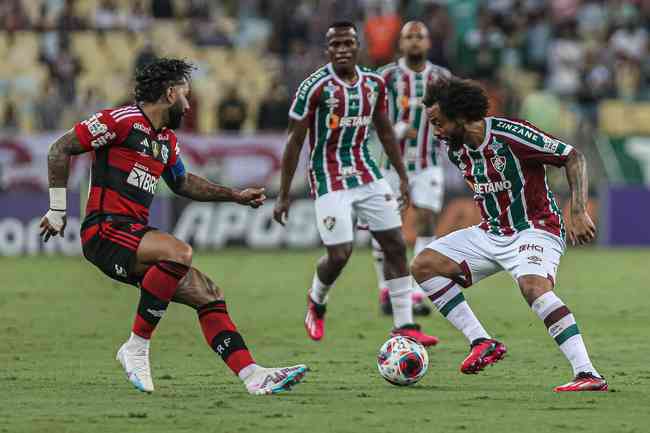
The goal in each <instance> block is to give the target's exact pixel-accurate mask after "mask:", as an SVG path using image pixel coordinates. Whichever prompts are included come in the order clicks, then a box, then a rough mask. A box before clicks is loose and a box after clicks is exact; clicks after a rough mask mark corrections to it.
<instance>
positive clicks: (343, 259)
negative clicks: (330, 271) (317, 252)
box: [327, 246, 352, 269]
mask: <svg viewBox="0 0 650 433" xmlns="http://www.w3.org/2000/svg"><path fill="white" fill-rule="evenodd" d="M327 254H328V259H329V262H330V263H331V264H332V265H333V266H334V267H336V268H339V269H340V268H343V267H344V266H345V265H346V263H347V262H348V260H349V259H350V255H351V254H352V247H347V246H344V247H337V248H333V249H331V250H330V251H328V253H327Z"/></svg>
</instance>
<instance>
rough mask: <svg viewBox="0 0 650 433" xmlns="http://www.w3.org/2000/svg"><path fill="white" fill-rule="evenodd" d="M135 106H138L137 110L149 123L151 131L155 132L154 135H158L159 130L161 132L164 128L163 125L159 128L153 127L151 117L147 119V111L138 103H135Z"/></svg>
mask: <svg viewBox="0 0 650 433" xmlns="http://www.w3.org/2000/svg"><path fill="white" fill-rule="evenodd" d="M135 106H136V107H138V110H139V111H140V114H142V117H144V118H145V120H146V121H147V122H148V123H149V126H150V127H151V130H152V131H153V132H155V134H154V135H158V134H160V133H161V132H163V131H164V130H165V127H164V126H161V127H160V128H159V129H156V128H154V126H153V122H152V121H151V119H149V116H147V113H145V112H144V110H143V109H142V107H140V104H138V103H136V104H135Z"/></svg>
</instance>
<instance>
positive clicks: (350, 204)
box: [274, 22, 438, 346]
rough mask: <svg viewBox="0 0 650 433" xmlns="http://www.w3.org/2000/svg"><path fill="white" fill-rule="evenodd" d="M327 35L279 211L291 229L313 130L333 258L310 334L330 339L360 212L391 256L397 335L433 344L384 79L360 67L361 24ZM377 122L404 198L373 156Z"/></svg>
mask: <svg viewBox="0 0 650 433" xmlns="http://www.w3.org/2000/svg"><path fill="white" fill-rule="evenodd" d="M325 37H326V43H327V45H326V52H327V55H328V57H329V60H330V63H328V64H326V65H325V66H323V67H321V68H319V69H318V70H317V71H316V72H314V73H313V74H311V75H310V76H309V77H308V78H307V79H306V80H305V81H303V82H302V84H301V85H300V87H299V88H298V91H297V92H296V96H295V98H294V100H293V103H292V105H291V109H290V112H289V117H290V122H289V140H288V142H287V146H286V149H285V152H284V158H283V162H282V182H281V187H280V194H279V196H278V200H277V202H276V205H275V210H274V217H275V219H276V220H277V221H278V222H279V223H280V224H285V223H286V222H287V218H288V216H289V189H290V186H291V181H292V179H293V176H294V174H295V171H296V165H297V163H298V157H299V155H300V150H301V148H302V146H303V142H304V141H305V137H306V136H307V132H309V144H310V161H309V181H310V184H311V188H312V193H313V195H314V197H315V207H316V222H317V226H318V231H319V233H320V236H321V239H322V240H323V243H324V244H325V247H326V249H327V254H326V255H325V256H324V257H322V258H321V259H320V260H319V262H318V265H317V269H316V272H315V274H314V278H313V281H312V285H311V287H310V289H309V294H308V296H307V315H306V317H305V328H306V330H307V334H308V336H309V337H310V338H311V339H313V340H320V339H321V338H323V334H324V330H325V328H324V323H325V322H324V320H325V307H326V303H327V297H328V296H327V295H328V292H329V290H330V288H331V287H332V285H333V284H334V282H335V281H336V279H337V277H338V276H339V275H340V273H341V271H342V270H343V267H344V266H345V264H346V263H347V261H348V258H349V257H350V254H351V253H352V245H353V242H352V241H353V236H354V224H355V223H354V217H355V215H356V216H358V217H360V218H363V219H364V221H366V222H367V224H368V226H369V229H370V231H371V233H372V235H373V237H374V238H375V239H376V240H377V242H378V243H379V244H380V245H381V247H382V249H383V250H384V252H385V256H386V259H385V266H384V277H385V279H386V287H388V289H389V294H390V298H391V302H392V305H393V323H394V329H393V331H392V335H403V336H409V337H412V338H415V339H416V340H418V341H419V342H420V343H422V344H423V345H425V346H430V345H433V344H436V343H437V342H438V339H437V338H436V337H433V336H429V335H426V334H424V333H423V332H422V331H420V329H419V327H418V325H416V324H415V323H413V312H412V304H411V302H412V301H411V290H412V289H411V284H410V277H409V273H408V266H407V264H406V247H405V244H404V238H403V237H402V232H401V225H402V221H401V218H400V212H399V211H400V206H399V204H398V203H399V202H400V201H401V203H402V206H407V205H408V199H409V187H408V178H407V175H406V170H405V168H404V163H403V162H402V159H401V156H400V152H399V149H398V147H397V140H396V138H395V133H394V132H393V127H392V125H391V123H390V121H389V119H388V114H387V112H386V109H387V107H386V85H385V83H384V79H383V78H382V77H381V76H380V75H378V74H376V73H374V72H372V71H371V70H369V69H366V68H363V67H360V66H357V56H358V51H359V40H358V36H357V29H356V27H355V26H354V24H352V23H349V22H338V23H334V24H332V25H331V26H330V27H329V29H328V31H327V34H326V35H325ZM371 123H372V124H374V126H375V128H376V129H377V135H378V137H379V139H380V141H381V142H382V144H383V146H384V150H385V152H386V155H388V158H389V159H390V161H391V163H392V164H393V166H394V167H395V172H396V173H397V175H398V177H399V190H398V191H395V192H396V193H397V194H398V195H399V198H397V197H396V196H395V194H394V193H393V191H392V190H391V188H390V186H389V185H388V183H387V182H386V180H385V179H383V178H382V174H381V172H380V170H379V167H378V165H377V163H376V162H375V161H374V160H373V158H372V157H371V156H370V152H369V151H368V132H369V127H370V125H371Z"/></svg>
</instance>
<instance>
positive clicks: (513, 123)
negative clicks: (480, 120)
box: [448, 117, 573, 238]
mask: <svg viewBox="0 0 650 433" xmlns="http://www.w3.org/2000/svg"><path fill="white" fill-rule="evenodd" d="M485 123H486V134H485V139H484V141H483V143H482V144H481V145H480V146H479V147H478V148H476V149H474V148H472V147H469V146H467V145H462V146H460V147H459V148H458V149H452V148H451V147H448V155H449V159H450V160H451V162H452V163H453V164H455V165H456V166H457V167H458V168H459V169H460V170H461V172H462V173H463V176H464V177H465V180H466V181H467V183H468V184H469V185H470V186H471V188H472V190H473V191H474V200H475V201H476V203H477V204H478V206H479V208H480V210H481V215H482V219H483V221H482V222H481V224H480V227H481V228H482V229H483V230H486V231H488V232H490V233H493V234H497V235H512V234H514V233H516V232H520V231H522V230H525V229H529V228H536V229H541V230H544V231H547V232H550V233H552V234H554V235H556V236H559V237H562V238H564V236H565V228H564V222H563V220H562V213H561V211H560V208H559V206H558V205H557V202H556V201H555V198H554V197H553V192H552V191H551V190H550V189H549V187H548V183H547V181H546V168H545V164H551V165H555V166H562V165H564V163H565V161H566V159H567V157H568V156H569V154H570V153H571V151H572V150H573V147H571V146H570V145H568V144H566V143H564V142H562V141H560V140H558V139H557V138H555V137H553V136H551V135H549V134H546V133H544V132H543V131H541V130H539V129H537V128H536V127H535V126H533V125H532V124H530V123H529V122H526V121H523V120H518V119H509V118H503V117H487V118H485Z"/></svg>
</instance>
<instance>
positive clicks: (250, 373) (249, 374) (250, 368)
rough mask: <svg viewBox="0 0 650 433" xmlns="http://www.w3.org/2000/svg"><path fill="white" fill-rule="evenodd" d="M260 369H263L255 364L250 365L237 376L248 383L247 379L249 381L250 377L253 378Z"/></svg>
mask: <svg viewBox="0 0 650 433" xmlns="http://www.w3.org/2000/svg"><path fill="white" fill-rule="evenodd" d="M259 368H262V367H260V366H259V365H257V364H255V363H253V364H250V365H247V366H246V367H244V368H242V369H241V370H239V373H237V376H239V378H240V379H241V380H243V381H244V382H246V379H248V378H249V377H252V376H253V374H254V373H255V372H256V371H257V369H259Z"/></svg>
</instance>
